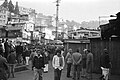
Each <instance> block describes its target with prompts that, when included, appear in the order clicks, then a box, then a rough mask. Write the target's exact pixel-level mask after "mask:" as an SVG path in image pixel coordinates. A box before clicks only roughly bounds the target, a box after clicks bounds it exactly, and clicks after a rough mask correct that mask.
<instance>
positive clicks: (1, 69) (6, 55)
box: [0, 39, 110, 80]
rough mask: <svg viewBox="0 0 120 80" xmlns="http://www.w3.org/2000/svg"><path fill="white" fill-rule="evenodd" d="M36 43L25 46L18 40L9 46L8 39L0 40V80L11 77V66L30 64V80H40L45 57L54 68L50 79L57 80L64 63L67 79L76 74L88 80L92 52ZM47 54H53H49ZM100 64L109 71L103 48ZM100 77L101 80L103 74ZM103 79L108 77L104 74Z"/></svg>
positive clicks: (46, 66) (77, 79) (46, 70)
mask: <svg viewBox="0 0 120 80" xmlns="http://www.w3.org/2000/svg"><path fill="white" fill-rule="evenodd" d="M36 45H37V46H36ZM36 45H32V48H29V47H28V46H27V45H23V44H22V43H21V42H19V43H18V44H17V45H13V44H12V41H8V40H7V39H6V41H5V42H3V41H2V40H0V80H1V79H2V80H7V79H8V78H9V77H10V76H11V75H12V77H13V78H14V77H15V75H14V68H15V66H19V65H21V64H23V65H31V69H32V70H33V72H34V78H33V80H38V78H39V80H42V73H43V72H44V73H48V67H49V60H51V63H52V67H53V69H54V80H61V74H62V71H63V70H64V68H65V65H66V66H67V67H66V68H67V73H66V77H67V78H72V79H73V80H80V77H83V78H87V79H89V80H92V70H93V54H92V53H91V51H90V50H88V49H84V50H83V51H80V49H76V51H75V52H73V50H72V49H69V50H68V51H67V52H66V53H65V48H64V47H55V46H54V47H52V46H45V45H38V44H36ZM50 54H52V55H53V56H52V57H51V56H50ZM100 63H101V66H100V67H101V68H102V70H103V69H107V70H108V71H109V67H110V65H109V63H110V59H109V56H108V54H107V50H104V54H102V55H101V60H100ZM103 72H104V70H103ZM81 73H82V74H81ZM101 79H104V73H103V75H102V76H101ZM105 80H108V76H107V79H105Z"/></svg>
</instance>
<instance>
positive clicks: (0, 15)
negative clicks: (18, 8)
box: [0, 6, 8, 28]
mask: <svg viewBox="0 0 120 80" xmlns="http://www.w3.org/2000/svg"><path fill="white" fill-rule="evenodd" d="M7 19H8V10H7V9H6V8H4V7H2V6H0V27H1V28H2V27H3V26H5V25H6V24H7Z"/></svg>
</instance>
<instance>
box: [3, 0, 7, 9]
mask: <svg viewBox="0 0 120 80" xmlns="http://www.w3.org/2000/svg"><path fill="white" fill-rule="evenodd" d="M1 6H3V7H4V8H8V1H7V0H5V1H4V3H3V4H2V5H1Z"/></svg>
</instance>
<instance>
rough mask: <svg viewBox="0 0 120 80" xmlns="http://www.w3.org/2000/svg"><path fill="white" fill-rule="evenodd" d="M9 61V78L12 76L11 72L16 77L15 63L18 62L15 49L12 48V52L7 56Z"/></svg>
mask: <svg viewBox="0 0 120 80" xmlns="http://www.w3.org/2000/svg"><path fill="white" fill-rule="evenodd" d="M7 61H8V65H9V70H10V71H9V74H8V78H9V77H10V74H12V77H13V78H14V77H15V75H14V69H15V63H16V55H15V51H14V50H11V51H10V54H9V55H8V57H7Z"/></svg>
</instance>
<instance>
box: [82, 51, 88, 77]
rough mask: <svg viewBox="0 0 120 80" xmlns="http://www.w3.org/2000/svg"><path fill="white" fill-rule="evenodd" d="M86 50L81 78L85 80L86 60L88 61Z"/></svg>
mask: <svg viewBox="0 0 120 80" xmlns="http://www.w3.org/2000/svg"><path fill="white" fill-rule="evenodd" d="M86 50H87V49H84V50H83V51H84V52H83V54H82V75H81V77H83V78H85V77H86V60H87V55H86Z"/></svg>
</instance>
